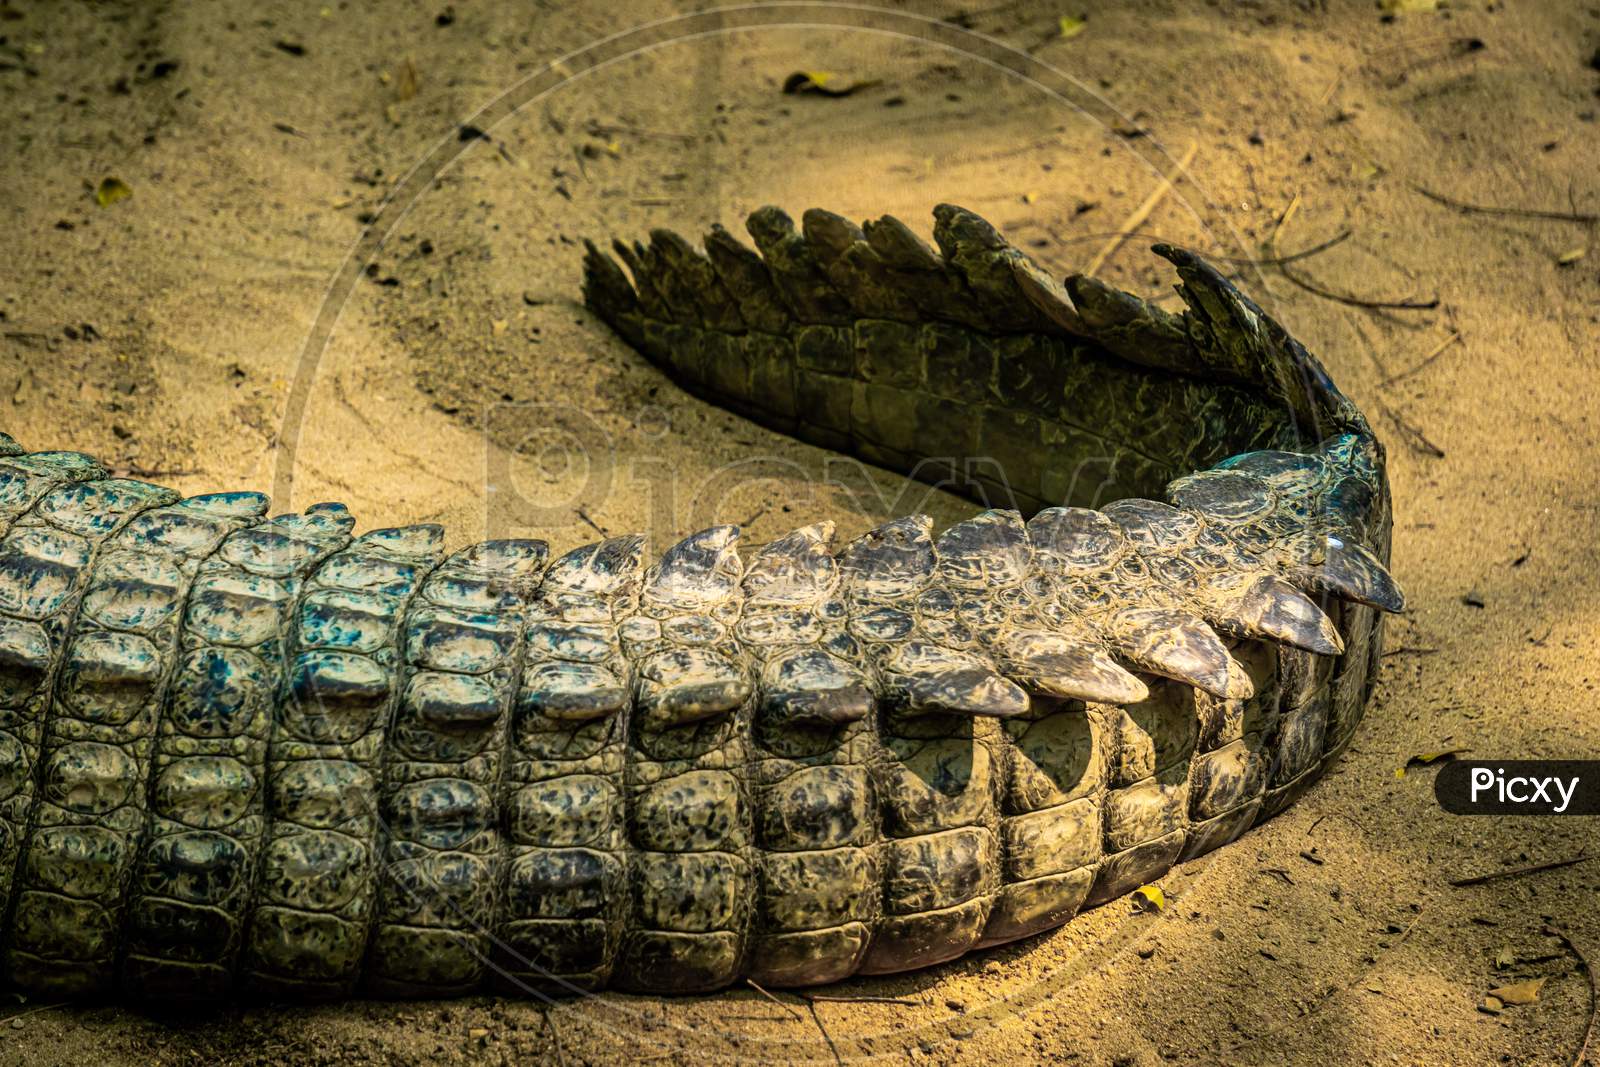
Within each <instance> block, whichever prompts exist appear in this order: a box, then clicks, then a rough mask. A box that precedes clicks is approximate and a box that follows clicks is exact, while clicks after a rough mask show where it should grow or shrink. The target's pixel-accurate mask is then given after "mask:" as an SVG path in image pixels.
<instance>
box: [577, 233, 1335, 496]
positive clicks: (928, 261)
mask: <svg viewBox="0 0 1600 1067" xmlns="http://www.w3.org/2000/svg"><path fill="white" fill-rule="evenodd" d="M747 229H748V230H749V232H750V235H751V237H752V238H753V239H754V241H755V244H756V248H757V249H758V250H759V251H757V250H752V249H750V248H748V247H746V246H745V245H743V244H741V243H740V242H738V241H737V240H736V239H735V238H733V237H732V235H730V234H729V233H727V231H725V230H723V229H721V228H720V227H716V228H713V230H712V231H711V232H710V233H709V234H708V235H707V236H706V238H705V247H704V250H703V251H702V250H700V249H697V248H695V247H693V246H692V245H690V244H689V243H688V242H687V241H685V240H683V239H682V238H681V237H678V236H677V235H675V234H672V233H670V232H668V231H664V230H657V231H654V232H652V234H651V235H650V241H649V243H648V244H634V245H632V246H628V245H624V244H622V243H621V242H617V243H616V245H615V246H614V247H615V250H616V252H617V254H618V256H619V257H620V258H621V260H622V262H623V263H624V264H626V266H627V268H628V269H627V270H626V271H625V270H624V269H623V266H622V265H619V263H618V262H617V260H616V259H613V258H612V257H610V256H608V255H606V254H604V253H603V252H601V251H600V250H599V249H598V248H596V247H594V246H593V245H590V246H589V247H588V250H587V252H586V255H585V268H584V269H585V296H586V299H587V301H588V303H589V306H590V307H591V308H592V309H593V310H594V311H595V312H596V313H597V314H598V315H600V317H601V318H603V319H605V321H607V322H608V323H610V324H611V325H612V326H613V327H614V328H615V329H616V330H617V331H618V332H619V333H621V334H622V335H623V336H624V337H626V338H627V339H628V340H629V341H630V343H632V344H633V345H634V346H635V347H637V348H638V349H639V350H640V351H641V352H643V353H644V354H645V355H646V357H647V358H649V359H650V360H651V361H652V362H654V363H656V364H657V365H659V366H660V367H662V368H663V369H664V370H665V371H666V372H667V373H668V374H669V375H670V376H671V377H672V378H673V379H674V380H675V381H677V382H678V383H679V384H681V385H682V386H684V387H685V388H686V389H688V390H689V391H691V392H693V393H696V394H698V395H700V396H702V397H705V398H707V399H709V400H711V401H713V402H714V403H717V404H719V405H721V406H725V407H729V408H732V409H733V410H736V411H739V412H741V413H742V414H745V415H747V416H748V417H750V418H752V419H753V420H755V421H757V422H760V423H762V424H763V425H766V426H769V427H771V428H773V429H776V430H778V431H780V432H783V433H786V434H791V435H794V436H797V437H799V438H801V439H803V440H806V441H809V442H811V443H813V444H817V445H819V446H822V447H825V448H831V449H836V450H842V451H846V452H849V453H852V454H854V455H857V456H859V457H861V458H863V459H865V460H867V461H869V462H873V463H876V464H878V465H881V466H885V467H888V468H890V469H892V470H897V471H901V472H904V473H908V474H911V475H913V476H914V477H918V478H921V479H923V480H925V481H928V482H931V483H933V484H936V485H941V486H945V487H954V488H955V489H956V490H957V491H958V492H962V493H964V494H965V495H968V496H970V497H972V498H974V499H976V500H978V501H979V502H980V503H983V504H987V505H990V506H1008V507H1015V508H1018V509H1020V510H1022V511H1023V512H1024V513H1027V514H1032V513H1033V512H1035V511H1038V510H1039V509H1040V508H1042V507H1045V506H1049V505H1052V504H1084V505H1090V506H1093V505H1097V504H1099V503H1103V502H1105V501H1107V500H1111V499H1115V498H1116V497H1117V496H1122V495H1129V496H1147V497H1154V496H1156V495H1158V494H1159V493H1160V491H1161V488H1162V486H1163V485H1164V484H1165V483H1166V482H1168V481H1170V480H1172V479H1173V478H1176V477H1178V476H1181V475H1184V474H1187V473H1189V472H1190V471H1193V470H1196V469H1201V468H1205V467H1209V466H1211V465H1213V464H1215V463H1216V462H1218V461H1220V460H1221V459H1223V458H1224V457H1226V456H1229V455H1233V454H1237V453H1240V452H1246V451H1251V450H1256V449H1261V448H1274V447H1284V448H1292V447H1303V445H1304V444H1305V443H1306V442H1313V443H1314V442H1316V441H1319V440H1321V439H1323V438H1324V437H1326V436H1328V435H1330V434H1334V433H1339V432H1366V428H1365V423H1364V422H1361V420H1360V415H1359V413H1358V412H1356V411H1355V409H1354V407H1353V406H1352V405H1351V404H1350V403H1349V401H1348V400H1346V399H1345V398H1344V397H1343V396H1342V394H1340V393H1339V392H1338V390H1337V389H1336V388H1335V387H1334V386H1333V384H1332V382H1331V381H1330V380H1329V379H1328V377H1327V375H1326V373H1325V372H1324V371H1323V370H1322V368H1321V367H1320V365H1318V364H1317V363H1316V361H1315V360H1314V359H1313V358H1312V357H1311V356H1310V355H1309V354H1308V353H1307V352H1306V351H1305V349H1304V348H1303V347H1302V346H1300V345H1299V344H1298V342H1296V341H1294V339H1293V338H1292V337H1290V336H1289V334H1288V333H1287V332H1286V331H1285V330H1283V328H1282V327H1281V326H1279V325H1278V324H1277V323H1276V322H1274V321H1273V320H1272V319H1271V318H1270V317H1268V316H1266V315H1265V314H1264V313H1263V312H1261V310H1260V309H1259V308H1257V307H1256V306H1255V305H1254V304H1252V303H1250V301H1249V300H1248V299H1246V298H1244V297H1243V296H1242V295H1241V294H1239V293H1238V291H1237V290H1236V289H1234V287H1233V286H1232V285H1230V284H1229V283H1228V282H1227V281H1226V280H1224V279H1222V278H1221V276H1220V275H1218V274H1217V273H1216V272H1215V271H1214V270H1213V269H1212V268H1211V267H1210V266H1209V265H1207V264H1206V263H1204V262H1203V261H1202V260H1200V259H1199V258H1198V257H1196V256H1194V255H1193V254H1192V253H1188V252H1185V251H1182V250H1178V249H1173V248H1170V247H1167V246H1158V247H1157V251H1158V252H1159V253H1160V254H1162V255H1164V256H1166V257H1167V258H1168V259H1170V260H1172V261H1173V262H1174V263H1175V264H1176V265H1177V266H1178V268H1179V273H1180V275H1181V276H1182V278H1183V282H1184V284H1183V285H1182V286H1181V287H1180V289H1179V292H1180V294H1181V295H1182V296H1183V298H1184V300H1185V302H1186V304H1187V308H1186V310H1184V311H1182V312H1181V313H1172V312H1168V311H1166V310H1164V309H1163V308H1161V307H1159V306H1157V305H1155V304H1153V303H1150V302H1148V301H1146V300H1143V299H1140V298H1139V297H1136V296H1133V295H1130V294H1127V293H1122V292H1119V291H1117V290H1115V289H1113V288H1111V287H1109V286H1106V285H1104V284H1103V283H1101V282H1099V281H1096V280H1095V279H1092V278H1087V277H1083V276H1071V277H1068V278H1066V279H1065V280H1064V281H1062V282H1058V281H1056V280H1055V279H1053V278H1052V277H1051V276H1050V275H1049V274H1048V273H1046V272H1045V271H1044V270H1042V269H1041V268H1040V267H1039V266H1038V265H1037V264H1036V263H1034V262H1033V261H1032V260H1031V259H1030V258H1029V257H1028V256H1027V255H1026V254H1025V253H1023V252H1022V251H1020V250H1019V249H1017V248H1015V247H1013V246H1011V245H1010V244H1009V243H1007V242H1006V240H1005V239H1004V238H1003V237H1002V236H1001V235H1000V234H999V232H998V231H996V230H995V229H994V227H992V226H991V225H990V224H989V223H987V222H985V221H984V220H983V219H982V218H980V217H978V216H977V215H975V214H973V213H972V212H970V211H967V210H965V209H963V208H959V207H955V206H953V205H949V204H941V205H939V206H938V207H937V208H936V209H935V211H934V229H933V235H934V240H935V242H936V244H937V248H934V247H930V246H929V245H927V244H925V243H924V242H923V241H922V240H921V239H920V238H919V237H917V236H916V235H915V234H914V233H912V232H911V230H910V229H909V228H908V227H906V226H905V224H904V223H902V222H900V221H899V220H897V219H895V218H893V217H892V216H885V217H884V218H882V219H878V220H875V221H873V222H869V223H867V224H866V225H864V226H857V225H856V224H855V223H853V222H851V221H849V220H848V219H845V218H843V217H841V216H838V215H835V214H832V213H830V212H826V211H820V210H811V211H807V212H806V213H805V215H804V216H803V218H802V222H801V226H800V227H799V228H798V229H797V228H796V226H795V225H794V223H793V221H792V220H791V219H790V218H789V217H788V216H787V215H785V214H784V213H783V212H782V211H780V210H779V209H777V208H774V207H764V208H761V209H760V210H758V211H756V212H754V213H753V214H752V215H751V216H750V218H749V220H748V223H747ZM630 274H631V280H630Z"/></svg>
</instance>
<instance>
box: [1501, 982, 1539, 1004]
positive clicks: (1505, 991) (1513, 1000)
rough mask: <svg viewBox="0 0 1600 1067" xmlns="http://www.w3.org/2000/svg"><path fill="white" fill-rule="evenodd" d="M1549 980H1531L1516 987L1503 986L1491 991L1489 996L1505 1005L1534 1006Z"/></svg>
mask: <svg viewBox="0 0 1600 1067" xmlns="http://www.w3.org/2000/svg"><path fill="white" fill-rule="evenodd" d="M1549 980H1550V979H1548V978H1530V979H1528V980H1527V981H1526V982H1518V983H1517V984H1516V985H1503V986H1501V987H1500V988H1499V989H1491V990H1489V995H1490V996H1491V997H1494V998H1495V999H1496V1000H1498V1001H1500V1002H1501V1003H1503V1004H1532V1003H1533V1002H1534V1001H1536V1000H1538V999H1539V990H1540V989H1542V988H1544V984H1545V983H1546V982H1548V981H1549Z"/></svg>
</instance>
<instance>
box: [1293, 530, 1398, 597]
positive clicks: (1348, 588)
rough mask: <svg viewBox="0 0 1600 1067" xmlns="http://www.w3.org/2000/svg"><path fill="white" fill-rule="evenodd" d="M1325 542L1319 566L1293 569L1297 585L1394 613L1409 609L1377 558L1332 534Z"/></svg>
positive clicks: (1362, 548)
mask: <svg viewBox="0 0 1600 1067" xmlns="http://www.w3.org/2000/svg"><path fill="white" fill-rule="evenodd" d="M1323 540H1324V545H1323V548H1322V551H1321V553H1320V555H1321V556H1322V562H1321V563H1320V564H1318V565H1313V566H1301V567H1295V568H1292V569H1291V572H1290V576H1291V577H1292V578H1293V579H1294V581H1295V584H1297V585H1299V586H1300V587H1301V588H1303V589H1309V590H1311V591H1312V592H1314V593H1326V594H1329V595H1331V596H1336V597H1339V598H1340V599H1341V600H1352V601H1354V602H1356V603H1357V604H1365V605H1367V606H1368V607H1373V608H1377V609H1378V610H1379V611H1387V612H1390V613H1391V614H1395V613H1399V612H1402V611H1404V610H1405V609H1406V595H1405V592H1404V591H1403V590H1402V589H1401V588H1400V583H1398V582H1396V581H1395V580H1394V576H1393V575H1391V574H1390V573H1389V571H1388V569H1387V568H1386V567H1384V565H1383V564H1382V563H1380V562H1379V561H1378V557H1376V556H1374V555H1373V554H1372V553H1371V552H1369V551H1368V550H1367V549H1366V548H1364V547H1363V546H1361V545H1358V544H1355V543H1353V542H1349V541H1346V540H1344V539H1343V538H1340V537H1337V536H1334V535H1332V534H1328V535H1324V537H1323Z"/></svg>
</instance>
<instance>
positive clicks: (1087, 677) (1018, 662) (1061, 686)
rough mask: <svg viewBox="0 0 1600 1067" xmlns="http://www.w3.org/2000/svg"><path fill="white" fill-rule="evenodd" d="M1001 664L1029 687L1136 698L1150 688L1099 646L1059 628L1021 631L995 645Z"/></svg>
mask: <svg viewBox="0 0 1600 1067" xmlns="http://www.w3.org/2000/svg"><path fill="white" fill-rule="evenodd" d="M998 653H999V657H1000V664H1001V669H1002V670H1004V671H1005V673H1006V674H1007V675H1008V676H1009V677H1011V678H1012V679H1013V680H1014V681H1016V682H1017V683H1018V684H1019V685H1021V686H1022V688H1023V689H1025V690H1027V691H1028V692H1030V693H1037V694H1042V695H1045V696H1056V697H1067V698H1071V699H1076V700H1086V701H1089V702H1091V703H1095V704H1137V703H1139V702H1140V701H1141V700H1144V699H1146V698H1147V697H1148V696H1149V695H1150V690H1149V688H1148V687H1147V686H1146V685H1145V684H1144V683H1143V682H1141V681H1140V680H1139V679H1138V678H1136V677H1134V676H1133V675H1132V674H1129V673H1128V672H1127V671H1126V670H1124V669H1123V668H1122V667H1121V666H1120V665H1118V664H1117V662H1116V661H1115V660H1113V659H1112V658H1111V657H1110V656H1108V655H1106V653H1104V652H1103V651H1101V650H1100V649H1098V648H1095V647H1094V646H1092V645H1090V644H1088V643H1086V642H1084V641H1074V640H1072V639H1070V638H1067V637H1064V636H1062V635H1059V634H1046V633H1023V634H1018V635H1015V636H1013V637H1012V638H1010V639H1009V640H1008V641H1007V642H1006V643H1005V645H1004V646H1003V647H1002V648H1000V649H999V650H998Z"/></svg>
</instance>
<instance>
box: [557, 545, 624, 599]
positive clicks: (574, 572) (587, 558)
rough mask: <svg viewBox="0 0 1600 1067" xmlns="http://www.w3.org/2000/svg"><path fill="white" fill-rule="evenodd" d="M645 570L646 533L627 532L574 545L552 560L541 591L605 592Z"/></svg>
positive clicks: (611, 591)
mask: <svg viewBox="0 0 1600 1067" xmlns="http://www.w3.org/2000/svg"><path fill="white" fill-rule="evenodd" d="M643 570H644V537H643V536H641V535H640V534H625V535H623V536H621V537H611V538H607V539H606V540H604V541H596V542H595V543H593V544H588V545H583V546H581V547H579V548H574V549H573V550H572V551H570V552H568V553H566V554H565V555H563V556H561V557H560V558H558V559H557V560H555V562H553V563H551V564H550V567H549V569H548V570H546V571H545V575H544V581H543V583H542V584H541V586H540V592H541V593H546V592H562V593H589V594H591V595H596V596H604V595H606V594H609V593H614V592H617V591H619V590H621V589H623V588H626V587H627V586H628V585H629V584H631V583H633V582H636V581H637V580H638V579H639V577H640V575H641V573H642V572H643Z"/></svg>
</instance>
